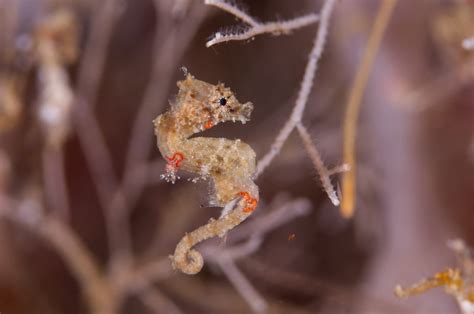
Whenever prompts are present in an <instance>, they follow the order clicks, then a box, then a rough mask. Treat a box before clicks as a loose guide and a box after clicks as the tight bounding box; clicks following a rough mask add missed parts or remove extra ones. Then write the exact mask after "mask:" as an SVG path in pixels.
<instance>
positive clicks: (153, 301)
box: [140, 288, 183, 314]
mask: <svg viewBox="0 0 474 314" xmlns="http://www.w3.org/2000/svg"><path fill="white" fill-rule="evenodd" d="M140 299H141V300H142V302H143V304H145V305H146V306H147V307H148V308H149V309H150V310H152V311H153V313H169V314H181V313H183V312H182V311H181V310H180V309H179V308H178V306H177V305H176V304H174V303H173V302H172V301H171V300H170V299H168V298H167V297H166V296H164V295H163V294H162V293H161V292H160V291H159V290H158V289H156V288H150V289H147V290H146V291H145V292H143V293H142V294H140Z"/></svg>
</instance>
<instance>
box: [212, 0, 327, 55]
mask: <svg viewBox="0 0 474 314" xmlns="http://www.w3.org/2000/svg"><path fill="white" fill-rule="evenodd" d="M204 3H205V4H207V5H212V6H215V7H217V8H219V9H221V10H224V11H226V12H229V13H230V14H232V15H234V16H235V17H237V18H238V19H240V20H242V21H243V22H244V23H246V24H248V25H249V26H250V27H249V28H248V29H246V30H244V31H242V32H223V31H221V32H217V33H215V34H214V35H213V36H212V38H211V39H210V40H209V41H207V42H206V47H211V46H213V45H216V44H220V43H223V42H227V41H231V40H247V39H250V38H252V37H254V36H256V35H260V34H274V35H279V34H288V33H290V32H291V31H292V30H295V29H298V28H302V27H305V26H308V25H311V24H313V23H316V22H318V21H319V16H318V15H317V14H308V15H304V16H300V17H297V18H295V19H292V20H288V21H281V22H268V23H260V22H258V21H257V20H256V19H255V18H253V17H251V16H250V15H248V14H247V13H246V12H244V11H243V10H241V9H239V8H237V7H236V6H235V5H233V4H230V3H228V2H226V1H223V0H206V1H204Z"/></svg>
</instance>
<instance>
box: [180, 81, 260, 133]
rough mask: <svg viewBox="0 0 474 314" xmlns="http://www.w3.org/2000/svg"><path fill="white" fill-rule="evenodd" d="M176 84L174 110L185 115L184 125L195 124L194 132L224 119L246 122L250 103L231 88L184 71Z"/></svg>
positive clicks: (182, 115) (248, 117) (249, 111)
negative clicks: (241, 98)
mask: <svg viewBox="0 0 474 314" xmlns="http://www.w3.org/2000/svg"><path fill="white" fill-rule="evenodd" d="M178 87H179V93H178V96H177V98H176V102H175V104H174V106H173V107H174V111H175V112H176V113H178V115H179V116H181V117H186V119H185V121H186V122H185V124H186V126H192V125H194V126H195V129H194V132H193V133H195V132H199V131H203V130H205V129H209V128H211V127H213V126H214V125H216V124H218V123H221V122H225V121H233V122H236V121H240V122H241V123H246V122H247V121H248V120H249V119H250V114H251V113H252V110H253V105H252V103H250V102H247V103H244V104H242V103H240V102H239V101H238V100H237V98H236V97H235V95H234V93H233V92H232V91H231V90H230V88H228V87H225V86H224V84H222V83H219V84H217V85H213V84H209V83H206V82H204V81H201V80H197V79H195V78H194V77H193V76H192V75H191V74H187V75H186V78H185V79H184V80H182V81H179V82H178ZM183 122H184V121H183Z"/></svg>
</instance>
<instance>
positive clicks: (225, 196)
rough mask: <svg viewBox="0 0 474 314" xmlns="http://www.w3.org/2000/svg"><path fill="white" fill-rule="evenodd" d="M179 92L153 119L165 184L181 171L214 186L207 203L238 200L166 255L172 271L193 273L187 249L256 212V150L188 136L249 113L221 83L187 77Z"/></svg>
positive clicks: (199, 261) (198, 263) (195, 258)
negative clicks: (167, 108)
mask: <svg viewBox="0 0 474 314" xmlns="http://www.w3.org/2000/svg"><path fill="white" fill-rule="evenodd" d="M178 87H179V92H178V96H177V98H176V101H175V102H173V103H172V104H171V109H170V110H169V111H168V112H166V113H164V114H162V115H160V116H158V117H157V118H156V119H155V120H154V124H155V134H156V136H157V140H158V148H159V149H160V152H161V154H162V155H163V157H164V158H166V160H167V161H168V164H167V166H166V174H165V175H164V176H163V177H164V178H165V179H166V180H167V181H171V182H173V183H174V181H175V180H176V179H177V178H178V177H177V176H176V172H177V171H178V169H182V170H185V171H188V172H192V173H195V174H197V175H199V176H201V177H205V178H210V179H211V180H212V183H213V186H214V193H213V194H212V195H211V204H212V205H215V206H220V207H224V206H225V205H226V204H229V203H230V202H231V201H233V200H237V199H239V200H238V203H237V205H236V206H235V208H234V209H232V210H228V211H224V212H223V214H222V216H221V217H220V218H219V219H217V220H215V219H212V218H211V219H210V221H209V222H208V223H207V224H206V225H204V226H201V227H199V228H198V229H196V230H194V231H192V232H191V233H188V234H186V235H185V236H184V237H183V238H182V239H181V241H180V242H179V243H178V245H177V246H176V250H175V252H174V255H173V256H172V257H171V259H172V263H173V267H174V268H177V269H179V270H181V271H182V272H183V273H186V274H196V273H198V272H199V271H200V270H201V268H202V266H203V258H202V256H201V254H200V253H199V252H197V251H196V250H193V249H192V247H193V246H195V245H196V244H198V243H199V242H201V241H203V240H206V239H208V238H211V237H214V236H219V237H222V236H224V235H225V234H226V233H227V232H228V231H229V230H231V229H232V228H234V227H235V226H237V225H239V224H240V223H241V222H242V221H244V220H245V219H246V218H247V217H248V216H249V215H250V214H251V213H252V212H253V210H254V209H255V208H256V206H257V202H258V187H257V185H256V184H255V183H254V182H253V180H252V176H253V174H254V172H255V152H254V150H253V149H252V148H251V147H250V146H249V145H247V144H246V143H244V142H242V141H241V140H238V139H237V140H229V139H226V138H208V137H193V138H190V137H191V136H192V135H193V134H196V133H199V132H202V131H204V130H206V129H210V128H212V127H213V126H215V125H217V124H218V123H221V122H225V121H233V122H235V121H240V122H242V123H243V124H244V123H246V122H247V121H248V120H249V118H250V114H251V112H252V110H253V106H252V104H251V103H249V102H247V103H245V104H241V103H240V102H239V101H238V100H237V99H236V98H235V96H234V94H233V93H232V91H231V90H230V89H229V88H226V87H225V86H224V85H223V84H217V85H212V84H209V83H206V82H203V81H200V80H197V79H195V78H194V77H193V76H192V75H190V74H187V75H186V78H185V79H184V80H183V81H179V82H178Z"/></svg>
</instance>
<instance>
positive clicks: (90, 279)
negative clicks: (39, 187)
mask: <svg viewBox="0 0 474 314" xmlns="http://www.w3.org/2000/svg"><path fill="white" fill-rule="evenodd" d="M0 204H1V206H0V216H2V217H4V218H6V219H8V220H11V221H13V222H15V223H19V224H20V225H22V226H23V227H26V228H28V229H29V230H31V231H32V232H34V233H36V234H37V235H38V236H40V237H41V238H42V239H43V240H45V241H47V242H48V243H49V244H51V245H52V246H53V248H54V249H55V251H56V252H57V253H58V254H59V255H60V257H61V258H62V259H63V261H64V263H65V264H66V265H67V266H68V268H69V269H70V270H71V272H72V273H73V274H74V276H75V278H76V279H77V280H78V282H79V284H80V285H81V287H82V289H83V291H84V295H85V298H86V301H87V303H88V305H89V306H90V308H91V311H92V313H95V314H113V313H116V309H117V308H118V306H119V303H120V302H119V300H118V299H117V298H115V296H116V295H115V294H114V290H113V288H112V287H111V286H110V285H108V283H107V281H106V278H104V277H103V276H102V273H101V270H100V268H99V266H98V264H97V262H96V261H95V259H94V257H93V255H92V254H91V253H90V252H89V250H88V249H87V248H86V247H85V246H84V244H83V243H82V241H81V239H79V237H78V236H77V234H76V233H75V232H74V231H73V230H72V229H71V228H70V227H69V226H68V225H67V224H64V223H62V222H60V221H59V220H57V219H55V218H54V217H47V216H44V215H43V214H42V213H41V207H40V205H39V204H36V202H31V200H25V201H23V202H15V201H12V200H9V199H4V198H3V197H0ZM36 205H37V206H36ZM12 207H18V208H15V209H12Z"/></svg>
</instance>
